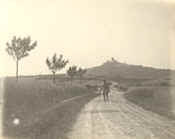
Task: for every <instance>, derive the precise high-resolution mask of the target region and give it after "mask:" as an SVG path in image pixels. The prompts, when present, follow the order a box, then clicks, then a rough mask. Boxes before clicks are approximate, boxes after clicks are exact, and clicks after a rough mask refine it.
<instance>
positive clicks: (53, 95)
mask: <svg viewBox="0 0 175 139" xmlns="http://www.w3.org/2000/svg"><path fill="white" fill-rule="evenodd" d="M91 82H92V81H91ZM86 83H88V81H86V82H85V83H84V84H80V83H79V82H78V81H76V82H73V84H72V85H71V84H70V82H69V81H66V82H62V81H61V80H58V81H57V82H56V84H53V83H52V81H51V80H36V79H34V78H22V79H20V80H19V82H16V80H15V78H7V79H5V82H4V96H3V103H4V104H3V129H4V136H6V135H9V134H15V130H14V129H16V128H22V127H27V126H28V125H32V122H34V121H35V120H34V119H37V118H41V116H43V115H41V114H40V113H41V112H42V111H44V110H46V109H49V108H51V107H53V106H54V105H56V104H58V103H60V102H61V101H63V100H65V99H69V98H72V97H76V96H82V95H86V94H87V95H88V94H92V93H93V92H91V91H89V90H88V89H87V88H86V87H85V84H86ZM92 84H96V82H92ZM80 106H81V105H80ZM77 111H78V110H77ZM15 118H18V119H20V126H16V127H15V125H14V119H15ZM33 124H35V123H33Z"/></svg>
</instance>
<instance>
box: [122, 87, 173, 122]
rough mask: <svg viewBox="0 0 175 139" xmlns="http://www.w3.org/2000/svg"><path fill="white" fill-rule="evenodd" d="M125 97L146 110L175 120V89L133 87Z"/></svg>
mask: <svg viewBox="0 0 175 139" xmlns="http://www.w3.org/2000/svg"><path fill="white" fill-rule="evenodd" d="M125 97H126V98H127V99H128V100H129V101H131V102H133V103H135V104H137V105H139V106H141V107H143V108H144V109H146V110H150V111H153V112H155V113H158V114H160V115H163V116H166V117H168V118H172V119H175V87H162V86H156V87H153V86H150V87H149V86H146V87H131V88H130V89H129V90H128V92H126V93H125Z"/></svg>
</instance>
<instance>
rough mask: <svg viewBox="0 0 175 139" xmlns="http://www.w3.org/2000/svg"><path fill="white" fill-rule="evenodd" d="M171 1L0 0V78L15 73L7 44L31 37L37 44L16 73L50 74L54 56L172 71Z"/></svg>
mask: <svg viewBox="0 0 175 139" xmlns="http://www.w3.org/2000/svg"><path fill="white" fill-rule="evenodd" d="M173 1H174V0H0V65H1V68H0V75H15V62H14V61H13V59H12V58H11V57H9V56H8V55H7V54H6V52H5V47H6V45H5V44H6V42H7V41H9V40H11V38H12V37H13V36H14V35H16V36H21V37H23V36H27V35H30V36H31V38H32V39H33V40H37V41H38V46H37V48H36V49H35V50H33V51H32V52H31V54H30V56H29V57H26V58H24V59H22V60H21V61H20V66H19V72H20V74H40V73H49V71H48V69H47V67H46V64H45V59H46V57H47V56H52V55H53V54H54V53H55V52H56V53H57V54H63V55H64V56H65V58H68V59H69V60H70V64H69V65H78V66H82V67H91V66H96V65H100V64H101V63H103V62H104V61H106V60H108V59H110V58H111V57H114V58H116V59H117V60H119V61H121V62H126V63H129V64H142V65H146V66H154V67H159V68H172V69H175V55H174V52H175V2H173Z"/></svg>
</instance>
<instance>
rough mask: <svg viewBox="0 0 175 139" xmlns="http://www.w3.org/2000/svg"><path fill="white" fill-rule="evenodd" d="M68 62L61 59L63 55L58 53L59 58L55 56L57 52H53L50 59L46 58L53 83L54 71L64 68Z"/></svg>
mask: <svg viewBox="0 0 175 139" xmlns="http://www.w3.org/2000/svg"><path fill="white" fill-rule="evenodd" d="M68 63H69V61H68V60H65V59H63V55H60V56H59V58H57V54H54V55H53V57H52V60H50V59H49V58H47V59H46V65H47V66H48V68H49V70H50V71H51V72H52V74H53V83H55V74H56V72H57V71H60V70H62V69H63V68H65V66H66V65H67V64H68Z"/></svg>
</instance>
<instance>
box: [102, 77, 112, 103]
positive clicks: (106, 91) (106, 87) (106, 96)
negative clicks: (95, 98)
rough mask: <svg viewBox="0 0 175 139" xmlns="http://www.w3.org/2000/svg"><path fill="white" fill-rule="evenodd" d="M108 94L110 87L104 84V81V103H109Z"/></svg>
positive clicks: (104, 82)
mask: <svg viewBox="0 0 175 139" xmlns="http://www.w3.org/2000/svg"><path fill="white" fill-rule="evenodd" d="M109 92H110V86H109V83H107V82H106V80H104V81H103V99H104V101H105V102H106V101H109Z"/></svg>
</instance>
